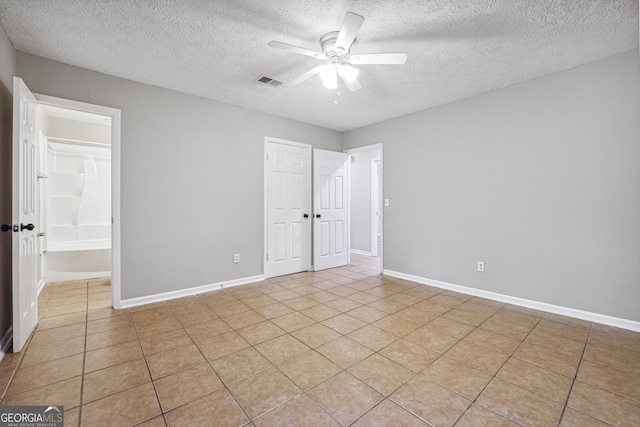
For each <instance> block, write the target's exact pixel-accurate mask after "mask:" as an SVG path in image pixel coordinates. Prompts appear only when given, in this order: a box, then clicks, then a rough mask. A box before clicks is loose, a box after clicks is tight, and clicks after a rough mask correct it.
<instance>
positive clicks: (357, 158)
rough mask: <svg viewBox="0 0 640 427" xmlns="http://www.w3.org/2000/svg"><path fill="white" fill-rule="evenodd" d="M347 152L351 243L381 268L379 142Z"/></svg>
mask: <svg viewBox="0 0 640 427" xmlns="http://www.w3.org/2000/svg"><path fill="white" fill-rule="evenodd" d="M344 152H345V153H346V154H348V155H349V157H350V161H349V166H350V167H349V177H350V178H349V179H350V183H351V184H350V190H349V192H350V196H349V197H350V206H351V224H352V227H351V247H350V251H351V253H352V254H354V255H358V256H360V257H362V256H364V257H370V262H374V263H377V269H378V272H380V273H382V272H383V256H384V251H383V241H384V239H383V226H382V224H383V208H382V200H383V199H382V194H383V188H382V183H383V179H382V177H383V158H382V144H373V145H368V146H364V147H358V148H353V149H349V150H345V151H344Z"/></svg>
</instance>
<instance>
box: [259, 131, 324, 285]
mask: <svg viewBox="0 0 640 427" xmlns="http://www.w3.org/2000/svg"><path fill="white" fill-rule="evenodd" d="M269 143H274V144H282V145H290V146H292V147H298V148H303V149H306V150H307V151H308V154H309V157H308V158H309V159H310V161H311V163H310V164H309V167H308V168H305V175H308V176H307V179H308V181H309V182H311V183H312V185H313V181H312V169H311V167H312V164H313V151H312V148H313V147H312V146H311V145H310V144H305V143H303V142H296V141H290V140H287V139H280V138H273V137H270V136H265V137H264V146H263V153H262V167H263V170H262V177H263V178H262V181H263V226H262V229H263V238H262V242H263V252H262V274H263V275H264V277H265V279H268V278H269V277H271V276H269V263H268V262H267V258H266V256H267V253H268V252H269V241H268V236H269V228H268V227H269V223H268V209H269V197H268V195H267V186H268V182H269V180H268V177H267V167H266V166H267V163H266V162H267V145H268V144H269ZM308 191H311V189H308ZM305 203H306V204H307V208H308V210H307V211H308V212H309V214H311V212H313V211H312V207H313V206H312V197H311V194H310V193H308V194H307V195H306V196H305ZM311 223H312V221H311V218H310V219H309V221H308V222H307V224H308V225H307V227H306V230H305V233H306V234H307V248H306V250H307V271H311V269H312V262H313V253H312V247H313V246H312V245H313V236H312V234H311Z"/></svg>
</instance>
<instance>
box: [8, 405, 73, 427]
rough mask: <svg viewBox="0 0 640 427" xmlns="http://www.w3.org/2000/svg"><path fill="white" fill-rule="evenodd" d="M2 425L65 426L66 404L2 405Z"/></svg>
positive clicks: (16, 426) (28, 426)
mask: <svg viewBox="0 0 640 427" xmlns="http://www.w3.org/2000/svg"><path fill="white" fill-rule="evenodd" d="M0 427H64V406H0Z"/></svg>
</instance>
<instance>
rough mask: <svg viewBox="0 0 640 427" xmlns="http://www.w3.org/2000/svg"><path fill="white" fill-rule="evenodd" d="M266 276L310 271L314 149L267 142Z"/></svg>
mask: <svg viewBox="0 0 640 427" xmlns="http://www.w3.org/2000/svg"><path fill="white" fill-rule="evenodd" d="M265 151H266V156H265V212H266V227H265V228H266V236H265V254H266V260H265V275H266V277H274V276H282V275H285V274H291V273H297V272H300V271H307V270H309V260H310V254H309V252H310V249H311V246H310V239H311V235H310V224H311V219H310V218H309V214H310V210H311V209H310V208H311V195H310V193H309V189H310V188H311V146H309V145H305V144H299V143H294V142H292V141H284V140H277V139H274V138H268V139H267V138H266V139H265Z"/></svg>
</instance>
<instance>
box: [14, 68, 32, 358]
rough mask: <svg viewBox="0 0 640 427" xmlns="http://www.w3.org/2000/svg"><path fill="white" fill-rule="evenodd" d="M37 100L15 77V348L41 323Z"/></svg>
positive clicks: (17, 350)
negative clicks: (39, 321) (39, 312)
mask: <svg viewBox="0 0 640 427" xmlns="http://www.w3.org/2000/svg"><path fill="white" fill-rule="evenodd" d="M37 108H38V104H37V101H36V99H35V97H34V96H33V94H32V93H31V91H30V90H29V88H28V87H27V86H26V85H25V84H24V82H23V81H22V79H20V78H19V77H14V78H13V231H14V232H13V251H12V256H13V351H14V352H19V351H20V350H22V347H23V346H24V344H25V343H26V342H27V340H28V339H29V336H30V335H31V332H32V331H33V329H34V328H35V326H36V324H37V323H38V293H37V284H38V238H37V234H38V230H36V227H35V225H36V224H38V191H37V188H38V180H37V175H36V174H37V166H38V132H37V128H36V115H37V114H36V113H37Z"/></svg>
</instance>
